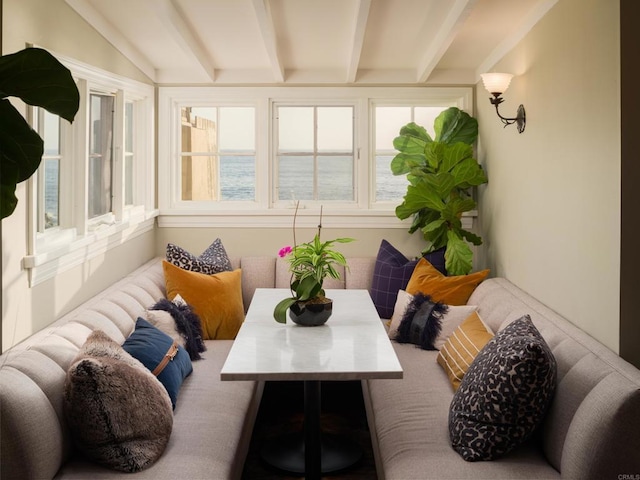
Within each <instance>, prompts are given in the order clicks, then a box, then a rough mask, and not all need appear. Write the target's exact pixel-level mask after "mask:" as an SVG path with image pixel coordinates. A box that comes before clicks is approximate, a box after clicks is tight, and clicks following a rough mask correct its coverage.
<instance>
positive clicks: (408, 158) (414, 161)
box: [390, 153, 426, 175]
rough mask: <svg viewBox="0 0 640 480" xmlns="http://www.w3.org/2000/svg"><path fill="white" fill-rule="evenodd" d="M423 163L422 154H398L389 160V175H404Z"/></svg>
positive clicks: (423, 157)
mask: <svg viewBox="0 0 640 480" xmlns="http://www.w3.org/2000/svg"><path fill="white" fill-rule="evenodd" d="M425 162H426V158H425V156H424V153H399V154H397V155H396V156H395V157H393V159H392V160H391V164H390V166H391V173H393V174H394V175H404V174H406V173H409V172H410V171H412V170H413V169H414V168H416V167H420V166H422V165H424V164H425Z"/></svg>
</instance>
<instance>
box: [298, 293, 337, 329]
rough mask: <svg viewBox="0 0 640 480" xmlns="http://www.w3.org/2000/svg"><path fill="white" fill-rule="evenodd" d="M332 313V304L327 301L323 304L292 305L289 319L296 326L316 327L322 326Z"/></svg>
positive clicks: (299, 303)
mask: <svg viewBox="0 0 640 480" xmlns="http://www.w3.org/2000/svg"><path fill="white" fill-rule="evenodd" d="M332 311H333V302H332V301H331V300H330V299H327V301H326V302H325V303H304V302H298V303H294V304H293V305H292V306H291V308H290V309H289V318H291V320H292V321H293V323H296V324H298V325H302V326H305V327H317V326H318V325H324V324H325V323H326V321H327V320H329V317H330V316H331V313H332Z"/></svg>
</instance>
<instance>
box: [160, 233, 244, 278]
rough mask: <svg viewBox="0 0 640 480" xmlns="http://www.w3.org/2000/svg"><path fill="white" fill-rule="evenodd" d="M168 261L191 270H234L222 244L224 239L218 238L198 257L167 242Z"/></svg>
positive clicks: (201, 271)
mask: <svg viewBox="0 0 640 480" xmlns="http://www.w3.org/2000/svg"><path fill="white" fill-rule="evenodd" d="M166 255H167V262H169V263H172V264H173V265H175V266H176V267H180V268H182V269H183V270H189V271H191V272H199V273H204V274H206V275H213V274H215V273H220V272H228V271H231V270H233V268H232V267H231V261H230V260H229V257H228V256H227V251H226V250H225V249H224V246H223V245H222V240H220V239H219V238H216V239H215V240H214V242H213V243H212V244H211V245H209V247H208V248H207V249H206V250H205V251H204V252H203V253H202V255H200V256H199V257H196V256H195V255H192V254H191V253H189V252H187V251H186V250H185V249H184V248H181V247H179V246H177V245H174V244H173V243H168V244H167V253H166Z"/></svg>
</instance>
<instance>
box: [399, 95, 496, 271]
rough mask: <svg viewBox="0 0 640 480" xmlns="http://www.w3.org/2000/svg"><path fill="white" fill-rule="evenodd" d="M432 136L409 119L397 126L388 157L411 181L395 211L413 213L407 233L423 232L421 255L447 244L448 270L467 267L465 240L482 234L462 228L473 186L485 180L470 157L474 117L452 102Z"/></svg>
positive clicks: (474, 239) (477, 240)
mask: <svg viewBox="0 0 640 480" xmlns="http://www.w3.org/2000/svg"><path fill="white" fill-rule="evenodd" d="M434 129H435V133H436V136H435V138H431V136H430V135H429V134H428V133H427V131H426V130H425V128H424V127H421V126H420V125H417V124H415V123H413V122H411V123H409V124H407V125H405V126H404V127H402V128H401V129H400V135H399V136H398V137H396V138H395V139H394V141H393V146H394V147H395V149H396V150H398V151H399V152H400V153H398V154H397V155H396V156H395V157H394V158H393V160H392V161H391V171H392V173H393V174H394V175H406V176H407V180H408V181H409V185H408V186H407V193H406V195H405V196H404V199H403V201H402V203H401V204H400V205H398V206H397V207H396V216H397V217H398V218H400V219H406V218H409V217H413V222H412V224H411V227H410V228H409V233H414V232H416V231H417V230H420V231H422V235H423V237H424V239H425V240H426V241H427V247H426V248H425V249H424V250H423V251H422V253H423V254H426V253H430V252H433V251H435V250H438V249H440V248H443V247H446V249H445V255H444V256H445V267H446V269H447V272H448V273H449V274H450V275H466V274H468V273H469V272H471V268H472V260H473V252H472V250H471V248H470V246H469V244H473V245H480V244H482V239H481V238H480V237H479V236H478V235H476V234H474V233H472V232H469V231H467V230H465V229H463V228H462V221H461V217H462V214H463V213H464V212H469V211H471V210H474V209H475V208H476V201H475V200H474V199H473V196H472V189H473V187H476V186H478V185H482V184H483V183H487V177H486V175H485V173H484V171H483V170H482V167H481V166H480V165H479V164H478V161H477V160H476V159H475V158H474V157H473V146H472V144H473V143H474V142H475V141H476V139H477V137H478V122H477V120H476V119H475V118H473V117H471V116H470V115H469V114H467V113H465V112H463V111H461V110H460V109H458V108H456V107H451V108H449V109H447V110H445V111H443V112H442V113H440V115H438V117H437V118H436V120H435V123H434Z"/></svg>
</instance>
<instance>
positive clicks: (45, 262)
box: [22, 210, 158, 287]
mask: <svg viewBox="0 0 640 480" xmlns="http://www.w3.org/2000/svg"><path fill="white" fill-rule="evenodd" d="M157 216H158V210H152V211H148V212H144V213H141V214H139V215H135V216H132V217H131V218H129V219H128V220H126V221H124V222H120V223H116V224H113V225H109V226H105V225H103V226H101V227H100V228H99V229H96V230H94V231H92V232H90V233H87V234H86V235H83V236H78V237H75V238H74V239H72V240H70V241H68V242H58V241H52V242H47V244H48V245H47V247H44V248H40V249H39V250H38V252H37V253H36V254H34V255H27V256H26V257H24V258H23V259H22V266H23V268H24V269H26V270H29V285H30V286H31V287H33V286H35V285H38V284H39V283H42V282H44V281H45V280H48V279H51V278H53V277H55V276H56V275H58V274H60V273H62V272H65V271H67V270H69V269H71V268H73V267H75V266H77V265H80V264H82V263H84V262H86V261H87V260H88V259H91V258H93V257H96V256H98V255H101V254H103V253H105V252H107V251H109V250H111V249H112V248H114V247H117V246H119V245H122V244H124V243H125V242H127V241H128V240H131V239H133V238H135V237H137V236H139V235H142V234H144V233H146V232H149V231H151V230H153V228H154V226H155V218H156V217H157Z"/></svg>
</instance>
